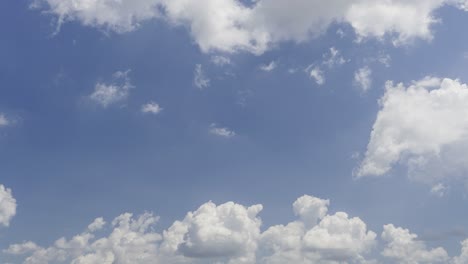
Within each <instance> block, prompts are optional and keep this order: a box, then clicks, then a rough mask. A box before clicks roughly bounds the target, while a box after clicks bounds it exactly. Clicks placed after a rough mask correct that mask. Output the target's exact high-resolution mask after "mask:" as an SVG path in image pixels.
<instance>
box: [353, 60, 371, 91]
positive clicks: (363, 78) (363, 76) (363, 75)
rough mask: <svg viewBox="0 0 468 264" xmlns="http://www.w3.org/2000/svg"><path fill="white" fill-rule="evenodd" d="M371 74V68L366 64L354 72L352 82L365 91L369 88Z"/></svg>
mask: <svg viewBox="0 0 468 264" xmlns="http://www.w3.org/2000/svg"><path fill="white" fill-rule="evenodd" d="M371 74H372V70H371V69H370V68H369V67H367V66H365V67H362V68H360V69H358V70H357V71H356V72H355V73H354V82H355V84H356V85H357V86H358V87H359V89H361V91H362V92H367V91H368V90H369V89H370V88H371V85H372V79H371Z"/></svg>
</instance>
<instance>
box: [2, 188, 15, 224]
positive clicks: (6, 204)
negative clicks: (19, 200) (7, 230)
mask: <svg viewBox="0 0 468 264" xmlns="http://www.w3.org/2000/svg"><path fill="white" fill-rule="evenodd" d="M15 215H16V200H15V198H14V197H13V195H12V193H11V189H8V188H6V187H5V186H3V185H1V184H0V225H3V226H9V225H10V221H11V219H12V218H13V217H14V216H15Z"/></svg>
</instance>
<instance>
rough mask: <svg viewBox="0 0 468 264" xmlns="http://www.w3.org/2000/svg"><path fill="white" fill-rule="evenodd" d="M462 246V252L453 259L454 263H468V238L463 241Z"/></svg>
mask: <svg viewBox="0 0 468 264" xmlns="http://www.w3.org/2000/svg"><path fill="white" fill-rule="evenodd" d="M461 246H462V250H461V254H460V256H458V257H455V258H454V259H453V264H463V263H468V239H467V240H465V241H463V242H461Z"/></svg>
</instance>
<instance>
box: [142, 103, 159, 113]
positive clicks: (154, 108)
mask: <svg viewBox="0 0 468 264" xmlns="http://www.w3.org/2000/svg"><path fill="white" fill-rule="evenodd" d="M162 110H163V108H162V107H161V106H159V104H157V103H155V102H149V103H147V104H144V105H142V106H141V112H143V113H150V114H155V115H157V114H159V113H161V111H162Z"/></svg>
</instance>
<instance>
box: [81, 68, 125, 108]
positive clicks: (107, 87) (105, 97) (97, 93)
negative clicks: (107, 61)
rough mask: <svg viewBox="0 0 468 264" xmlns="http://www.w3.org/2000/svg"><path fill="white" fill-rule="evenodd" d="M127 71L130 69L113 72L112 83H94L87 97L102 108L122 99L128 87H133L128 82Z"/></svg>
mask: <svg viewBox="0 0 468 264" xmlns="http://www.w3.org/2000/svg"><path fill="white" fill-rule="evenodd" d="M129 73H130V70H127V71H118V72H115V73H114V74H113V77H112V83H103V82H98V83H96V85H95V87H94V91H93V93H92V94H91V95H89V98H90V99H91V100H92V101H94V102H96V103H97V104H99V105H101V106H102V107H104V108H106V107H108V106H110V105H112V104H115V103H119V102H122V101H124V100H125V99H127V97H128V95H129V93H130V89H132V88H134V86H133V85H132V84H131V82H130V78H129V76H128V75H129Z"/></svg>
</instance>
